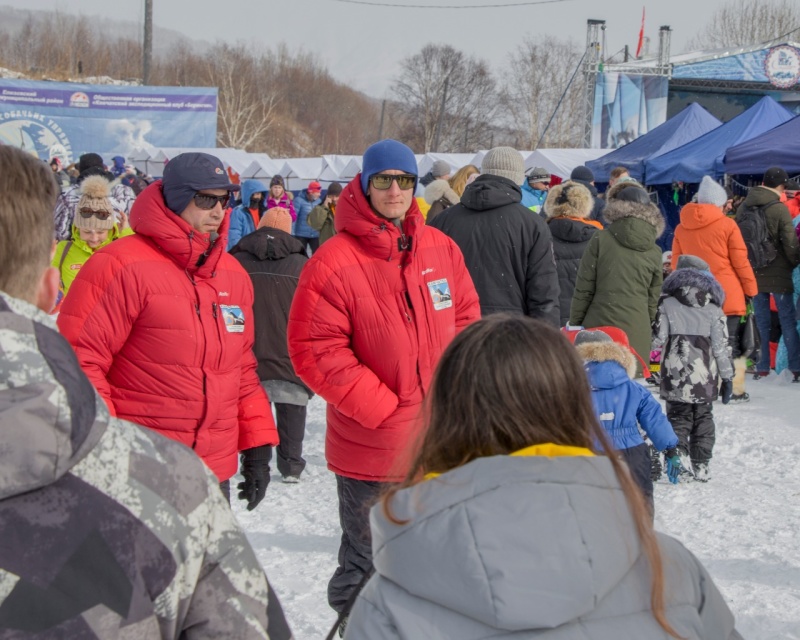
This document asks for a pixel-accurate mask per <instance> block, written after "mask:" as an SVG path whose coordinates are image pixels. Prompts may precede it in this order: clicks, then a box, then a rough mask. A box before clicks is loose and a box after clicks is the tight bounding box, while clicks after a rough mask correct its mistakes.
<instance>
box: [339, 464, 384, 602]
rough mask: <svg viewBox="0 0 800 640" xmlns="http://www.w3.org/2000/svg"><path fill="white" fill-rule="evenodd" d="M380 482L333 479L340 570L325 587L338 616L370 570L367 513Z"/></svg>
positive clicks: (377, 492)
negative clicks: (337, 505) (337, 511)
mask: <svg viewBox="0 0 800 640" xmlns="http://www.w3.org/2000/svg"><path fill="white" fill-rule="evenodd" d="M384 486H385V485H384V484H383V483H381V482H370V481H367V480H356V479H354V478H346V477H344V476H339V475H337V476H336V492H337V494H338V497H339V524H340V525H341V527H342V540H341V543H340V544H339V566H338V567H337V568H336V571H335V573H334V574H333V577H332V578H331V580H330V582H329V583H328V604H330V606H331V608H332V609H334V610H335V611H336V612H338V613H341V612H342V611H343V610H344V608H345V605H346V604H347V601H348V600H349V598H350V595H351V594H352V593H353V591H354V590H355V589H356V587H358V585H359V583H360V582H361V579H362V578H363V577H364V575H366V574H367V573H368V572H369V570H370V569H371V568H372V536H371V534H370V530H369V509H370V507H371V506H372V505H373V504H375V502H377V500H378V496H379V495H380V493H381V491H382V490H383V488H384Z"/></svg>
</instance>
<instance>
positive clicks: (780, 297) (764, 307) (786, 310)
mask: <svg viewBox="0 0 800 640" xmlns="http://www.w3.org/2000/svg"><path fill="white" fill-rule="evenodd" d="M772 295H773V296H774V297H775V306H777V307H778V319H779V320H780V325H781V332H782V333H783V342H784V344H785V345H786V352H787V355H788V356H789V370H790V371H791V372H792V373H794V372H795V371H800V336H799V335H798V333H797V318H796V316H795V308H794V297H793V296H792V294H791V293H773V294H772ZM769 296H770V294H768V293H759V294H758V295H757V296H756V297H755V298H753V310H754V311H755V314H756V326H757V327H758V333H759V335H760V336H761V345H762V347H761V358H760V359H759V361H758V363H757V364H756V371H758V372H759V373H769V370H770V353H769V343H770V342H771V341H772V340H771V338H770V324H771V314H770V309H769Z"/></svg>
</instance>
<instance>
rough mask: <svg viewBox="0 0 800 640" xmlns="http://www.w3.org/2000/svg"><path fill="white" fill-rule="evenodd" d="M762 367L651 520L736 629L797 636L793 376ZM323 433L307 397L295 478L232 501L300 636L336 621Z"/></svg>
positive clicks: (797, 435)
mask: <svg viewBox="0 0 800 640" xmlns="http://www.w3.org/2000/svg"><path fill="white" fill-rule="evenodd" d="M771 377H772V380H769V379H768V380H765V381H759V382H753V381H750V380H748V383H747V384H748V392H749V393H750V395H751V397H752V401H751V402H750V403H749V404H746V405H737V406H733V405H730V406H727V407H725V406H722V405H721V404H718V405H715V415H716V423H717V444H716V446H715V450H714V460H713V461H712V467H711V470H712V474H713V477H712V479H711V481H710V482H709V483H708V484H700V483H686V484H682V485H679V486H677V487H674V486H672V485H670V484H669V483H667V482H666V481H665V480H663V481H661V482H660V483H658V485H657V487H656V528H657V529H659V530H660V531H664V532H666V533H669V534H671V535H673V536H675V537H677V538H679V539H680V540H681V541H682V542H683V543H684V544H686V546H687V547H688V548H689V549H690V550H691V551H692V552H694V554H695V555H697V557H698V558H700V560H701V562H703V564H704V565H705V566H706V567H707V568H708V570H709V571H710V572H711V575H712V576H713V577H714V580H715V582H716V583H717V585H718V586H719V588H720V589H721V591H722V593H723V594H724V596H725V598H726V599H727V601H728V603H729V605H730V607H731V609H732V610H733V612H734V614H735V616H736V620H737V628H738V629H739V631H740V632H741V633H742V635H743V636H744V638H746V639H747V640H776V639H786V640H800V420H799V419H798V418H799V417H800V385H794V384H791V383H789V382H788V381H787V380H786V379H782V378H778V377H776V376H774V375H773V376H771ZM324 443H325V404H324V403H323V402H322V401H321V400H319V399H318V398H315V399H314V400H313V401H312V403H311V405H310V406H309V418H308V433H307V436H306V445H305V447H306V459H307V460H308V467H307V469H306V472H305V474H304V476H303V480H302V482H301V483H300V484H296V485H287V484H283V483H282V482H281V481H280V476H279V475H277V474H274V475H273V480H272V483H271V484H270V487H269V490H268V491H267V497H266V498H265V500H264V502H263V503H262V504H261V505H260V506H259V507H258V509H257V510H256V511H255V512H253V513H247V512H246V511H244V510H243V509H242V508H241V507H240V506H239V505H238V504H236V505H235V506H234V509H235V510H236V513H237V516H238V518H239V521H240V522H241V524H242V526H243V527H244V528H245V530H246V531H247V534H248V537H249V539H250V541H251V543H252V544H253V547H254V548H255V549H256V552H257V553H258V557H259V559H260V560H261V562H262V563H263V564H264V566H265V567H266V570H267V574H268V575H269V578H270V580H271V582H272V584H273V587H274V588H275V590H276V591H277V592H278V595H279V597H280V598H281V602H282V604H283V607H284V609H285V611H286V614H287V616H288V618H289V622H290V624H291V626H292V629H293V630H294V633H295V637H296V638H298V640H317V639H320V638H324V637H325V635H326V634H327V632H328V630H329V629H330V627H331V625H332V624H333V622H334V620H335V615H334V614H333V612H332V611H331V609H330V608H329V607H328V604H327V597H326V588H327V583H328V579H329V578H330V576H331V574H332V572H333V570H334V569H335V567H336V552H337V550H338V543H339V526H338V511H337V504H336V486H335V480H334V476H333V474H332V473H330V472H329V471H328V470H327V469H326V467H325V458H324ZM236 502H237V503H238V501H236Z"/></svg>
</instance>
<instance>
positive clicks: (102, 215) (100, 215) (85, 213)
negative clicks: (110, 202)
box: [80, 209, 111, 220]
mask: <svg viewBox="0 0 800 640" xmlns="http://www.w3.org/2000/svg"><path fill="white" fill-rule="evenodd" d="M80 214H81V218H83V219H84V220H88V219H89V218H91V217H92V216H94V217H95V218H97V219H98V220H108V216H110V215H111V214H110V213H109V212H108V211H92V210H91V209H81V210H80Z"/></svg>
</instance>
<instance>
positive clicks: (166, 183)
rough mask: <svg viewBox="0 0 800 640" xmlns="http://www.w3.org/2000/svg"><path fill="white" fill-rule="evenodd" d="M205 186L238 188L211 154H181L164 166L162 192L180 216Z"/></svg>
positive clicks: (167, 203)
mask: <svg viewBox="0 0 800 640" xmlns="http://www.w3.org/2000/svg"><path fill="white" fill-rule="evenodd" d="M202 189H225V190H226V191H238V190H239V185H238V184H233V183H232V182H231V181H230V179H229V178H228V172H227V171H225V165H224V164H222V162H221V161H220V159H219V158H217V157H216V156H212V155H210V154H208V153H200V152H197V151H190V152H187V153H181V154H179V155H177V156H175V157H174V158H172V160H170V161H169V162H167V164H166V166H165V167H164V176H163V177H162V178H161V191H162V193H163V194H164V202H165V203H166V205H167V208H168V209H170V210H171V211H172V212H173V213H176V214H178V215H180V214H181V213H182V212H183V210H184V209H185V208H186V207H188V206H189V203H190V202H191V201H192V198H193V197H194V194H195V193H197V192H198V191H200V190H202Z"/></svg>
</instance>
